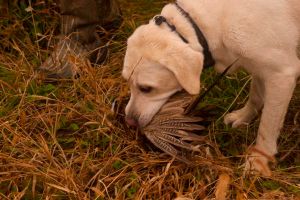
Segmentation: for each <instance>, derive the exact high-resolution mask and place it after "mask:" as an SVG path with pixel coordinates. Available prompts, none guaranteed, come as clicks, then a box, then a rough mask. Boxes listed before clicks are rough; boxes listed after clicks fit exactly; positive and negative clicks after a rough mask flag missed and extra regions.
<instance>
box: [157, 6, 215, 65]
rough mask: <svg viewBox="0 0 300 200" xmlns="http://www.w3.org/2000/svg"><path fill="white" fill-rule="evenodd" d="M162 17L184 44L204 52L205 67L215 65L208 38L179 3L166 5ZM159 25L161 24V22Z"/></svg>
mask: <svg viewBox="0 0 300 200" xmlns="http://www.w3.org/2000/svg"><path fill="white" fill-rule="evenodd" d="M161 15H162V16H160V17H161V18H163V19H164V20H167V21H165V24H167V25H168V26H169V28H171V29H172V31H175V32H176V33H177V35H178V36H180V37H181V39H182V40H183V42H186V43H188V44H189V45H190V47H191V48H193V49H194V50H196V51H201V52H203V54H204V56H205V59H204V66H205V67H209V66H213V65H214V63H215V61H214V59H213V57H212V55H211V52H210V50H209V47H208V43H207V41H206V38H205V36H204V35H203V33H202V31H201V29H200V28H199V27H198V25H197V24H196V23H195V21H194V20H193V19H192V18H191V17H190V15H189V13H187V12H186V11H185V10H184V9H183V8H182V7H181V6H180V5H178V4H177V3H175V4H174V3H173V4H168V5H166V6H165V7H164V8H163V10H162V12H161ZM156 19H160V18H159V17H156V18H155V21H156V22H159V21H161V20H159V21H157V20H156ZM159 24H161V22H160V23H159ZM175 27H176V28H175Z"/></svg>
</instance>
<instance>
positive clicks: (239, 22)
mask: <svg viewBox="0 0 300 200" xmlns="http://www.w3.org/2000/svg"><path fill="white" fill-rule="evenodd" d="M178 4H179V5H180V6H181V7H182V8H183V9H185V10H186V11H187V12H188V13H189V14H190V16H191V17H192V18H193V19H194V20H195V22H196V23H197V25H198V26H199V27H200V29H201V30H202V31H203V33H204V35H205V37H206V39H207V41H208V44H209V47H210V50H211V52H212V55H213V57H214V59H215V60H216V65H215V68H216V70H217V71H223V70H224V69H225V67H226V66H227V65H229V64H230V63H231V62H233V61H234V60H235V59H237V58H239V61H238V63H237V64H235V66H234V69H233V70H236V69H238V68H239V67H243V68H244V69H245V70H246V71H247V72H249V73H250V74H251V75H252V84H251V90H250V94H249V100H248V102H247V103H246V105H245V107H244V108H242V109H240V110H238V111H234V112H233V113H230V114H228V115H226V116H225V119H224V121H225V123H226V124H232V125H233V126H234V127H238V126H240V125H243V124H248V123H249V122H250V121H251V120H252V119H253V118H254V117H255V116H257V114H258V113H259V112H260V111H261V110H262V117H261V121H260V125H259V129H258V136H257V139H256V144H255V146H254V148H253V149H255V150H256V151H253V153H252V154H251V155H250V157H249V159H248V160H247V164H246V166H247V169H256V170H258V171H260V172H261V173H263V174H264V175H270V170H269V168H268V161H269V160H268V159H267V158H271V157H273V156H274V155H275V154H276V153H277V144H276V142H277V138H278V136H279V133H280V129H281V127H282V125H283V121H284V117H285V114H286V111H287V108H288V104H289V101H290V99H291V97H292V94H293V90H294V88H295V85H296V80H297V78H298V76H299V74H300V60H299V57H297V55H298V56H299V54H300V53H299V52H297V46H299V42H300V2H298V1H297V0H179V1H178ZM161 14H162V15H163V16H164V17H166V18H167V20H168V22H169V23H171V24H174V25H175V26H176V28H177V31H178V32H180V33H181V34H182V35H183V36H184V37H185V38H186V39H187V40H188V41H189V43H188V44H185V43H184V42H183V41H182V40H181V39H180V38H179V36H178V35H177V34H176V33H175V32H171V31H170V29H169V27H168V26H167V25H166V24H164V23H163V24H162V25H161V26H157V25H155V24H154V22H153V20H150V22H149V24H148V25H143V26H141V27H139V28H138V29H137V30H136V31H135V32H134V33H133V35H132V36H131V37H130V38H129V39H128V47H127V52H126V56H125V62H124V68H123V76H124V77H125V78H126V79H129V80H130V87H131V90H132V93H131V99H130V101H129V104H128V105H127V108H126V114H127V115H128V116H129V117H135V118H136V119H137V120H138V121H139V124H140V125H141V126H144V125H146V124H147V123H149V122H150V120H151V118H152V117H153V116H154V115H155V113H156V112H157V111H158V110H159V108H160V107H161V106H162V105H163V104H164V103H165V102H166V100H167V99H168V98H169V97H170V96H171V95H172V94H173V93H175V92H176V91H178V90H181V89H182V88H183V89H185V90H186V91H188V92H189V93H191V94H196V93H199V88H200V82H199V81H200V80H199V77H200V74H201V71H202V65H203V55H202V47H201V45H199V43H198V41H197V37H196V34H195V32H194V30H193V28H192V26H191V24H190V23H189V22H188V21H187V19H186V18H185V17H184V16H182V15H181V14H180V12H179V11H178V10H177V8H176V7H175V6H174V5H173V4H169V5H166V6H165V7H164V8H163V10H162V13H161ZM233 70H231V71H233ZM139 85H148V86H152V87H153V88H154V90H153V92H151V93H149V94H144V93H142V92H141V91H139V90H138V86H139Z"/></svg>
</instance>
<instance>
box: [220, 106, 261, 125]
mask: <svg viewBox="0 0 300 200" xmlns="http://www.w3.org/2000/svg"><path fill="white" fill-rule="evenodd" d="M254 117H255V113H253V112H252V111H251V110H249V109H247V108H245V107H244V108H242V109H240V110H236V111H233V112H232V113H229V114H227V115H225V117H224V123H225V124H226V125H229V124H231V125H232V127H233V128H237V127H240V126H242V125H248V124H249V123H250V122H251V120H252V119H253V118H254Z"/></svg>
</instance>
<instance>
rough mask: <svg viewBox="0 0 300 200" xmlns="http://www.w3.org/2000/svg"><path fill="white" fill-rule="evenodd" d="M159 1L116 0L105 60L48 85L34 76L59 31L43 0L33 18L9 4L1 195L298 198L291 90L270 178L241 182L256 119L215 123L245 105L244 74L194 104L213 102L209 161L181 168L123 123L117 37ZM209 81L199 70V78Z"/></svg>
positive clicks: (1, 58)
mask: <svg viewBox="0 0 300 200" xmlns="http://www.w3.org/2000/svg"><path fill="white" fill-rule="evenodd" d="M165 3H166V2H163V1H158V0H153V1H147V0H142V1H141V0H131V1H121V4H122V8H123V14H124V22H123V24H122V26H121V28H120V30H119V31H117V32H116V33H114V36H115V37H114V39H113V40H111V41H110V49H111V55H110V59H109V62H108V63H107V64H105V65H103V66H99V67H97V68H92V67H91V66H90V65H89V64H88V63H82V64H81V65H80V66H81V67H82V74H81V77H80V78H79V79H76V80H62V81H61V82H59V83H57V84H53V83H52V84H50V83H45V82H42V81H41V80H39V79H37V78H35V76H34V69H35V68H36V67H37V66H38V65H39V64H40V62H41V60H44V59H45V56H46V54H47V53H49V49H51V48H52V44H53V41H54V40H53V38H54V37H53V35H56V34H57V33H58V27H59V23H58V21H59V20H58V19H59V18H58V14H57V11H56V8H55V7H54V6H53V5H52V3H51V2H47V3H43V2H41V3H38V4H35V5H33V9H34V11H33V12H26V11H25V8H26V7H27V5H21V6H19V8H18V7H16V6H11V7H10V10H11V14H10V16H3V17H1V19H0V20H1V21H0V51H1V53H0V87H1V89H0V116H1V118H0V199H80V200H82V199H174V198H176V197H177V199H189V198H190V199H212V198H215V197H216V196H217V197H218V199H239V200H240V199H276V198H277V199H297V198H298V199H299V198H300V167H299V166H300V153H299V152H300V145H299V143H300V141H299V138H300V134H299V127H298V124H299V123H298V110H299V108H300V106H299V97H300V94H299V95H296V97H295V100H294V101H293V103H292V105H291V106H290V111H289V114H288V117H287V120H286V126H285V129H284V130H283V134H282V135H281V137H280V139H279V144H280V148H279V154H278V155H277V159H278V161H279V163H278V165H277V166H276V168H275V169H274V174H273V176H272V177H271V178H264V177H260V176H246V177H244V176H243V169H242V167H241V166H242V163H243V161H244V155H243V152H244V151H245V150H246V147H247V145H249V144H251V143H252V142H253V141H254V138H255V134H254V132H255V130H256V129H257V122H255V123H254V124H252V125H251V126H249V127H247V128H245V129H242V130H234V129H230V128H228V127H225V126H224V125H222V123H221V122H219V121H220V120H216V119H218V118H219V117H221V116H222V115H223V114H224V113H225V112H226V111H227V110H228V108H229V107H230V105H231V104H232V102H233V101H234V100H236V101H235V103H234V104H232V105H233V106H235V107H240V106H241V104H242V103H243V102H244V101H245V99H246V97H247V92H246V91H247V90H246V89H245V90H244V89H243V88H248V82H247V79H248V77H247V75H246V74H245V73H243V72H242V73H239V74H238V75H234V76H232V77H230V79H227V80H223V81H222V83H221V84H220V85H219V86H218V87H217V88H215V89H214V91H213V92H212V93H211V94H210V95H209V96H208V97H207V98H206V99H205V102H204V103H203V105H205V104H207V103H209V104H215V105H217V109H216V111H215V113H214V114H215V118H214V121H213V123H212V125H211V126H210V127H209V130H208V131H207V132H205V133H202V134H205V135H207V136H208V137H209V138H210V140H211V141H212V142H213V143H214V144H215V145H217V146H218V147H219V148H220V151H218V153H217V155H218V156H210V155H209V154H207V156H206V157H199V158H198V159H197V160H196V161H195V165H194V166H188V165H186V164H184V163H181V162H179V161H174V160H173V159H172V158H170V157H169V156H167V155H165V154H161V152H160V151H159V150H157V149H155V148H154V147H153V146H152V145H151V144H149V142H148V141H147V140H145V139H144V137H143V136H142V135H140V134H138V133H137V132H135V131H134V130H130V129H128V128H127V127H126V125H125V123H124V121H123V117H124V114H123V113H124V106H125V104H126V102H127V100H128V88H127V85H126V83H125V82H124V81H123V80H122V78H120V71H121V67H122V58H123V56H124V49H125V41H126V38H127V37H128V35H129V34H130V33H131V32H132V31H133V30H134V29H135V28H136V26H137V25H139V24H141V23H144V22H146V21H147V20H148V19H150V18H151V17H152V16H153V15H154V14H156V13H157V12H159V10H160V8H161V7H162V6H163V4H165ZM214 75H215V73H214V72H213V71H208V72H205V74H204V75H203V82H204V83H206V84H208V83H210V82H212V79H213V77H214ZM238 78H239V79H238ZM243 86H245V87H243ZM222 91H224V92H222ZM237 94H239V95H238V96H237ZM297 97H298V99H297ZM203 105H202V104H201V105H200V106H203ZM230 109H232V108H230ZM222 154H223V155H224V156H222ZM216 187H217V188H216Z"/></svg>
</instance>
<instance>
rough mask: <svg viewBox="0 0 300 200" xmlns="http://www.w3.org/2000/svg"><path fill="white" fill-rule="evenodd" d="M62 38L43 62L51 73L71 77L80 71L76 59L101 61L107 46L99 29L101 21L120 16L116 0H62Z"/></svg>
mask: <svg viewBox="0 0 300 200" xmlns="http://www.w3.org/2000/svg"><path fill="white" fill-rule="evenodd" d="M60 9H61V38H60V41H59V42H58V44H57V46H56V48H55V49H54V51H53V52H52V54H51V55H50V56H49V58H48V59H47V60H46V61H45V62H44V63H43V64H42V65H41V66H40V68H39V69H40V70H42V71H44V72H46V73H47V75H48V77H53V78H69V77H73V76H74V75H76V74H77V72H78V67H77V65H76V63H82V61H84V60H87V59H90V60H91V62H94V63H101V62H102V61H104V60H105V58H106V55H107V49H106V47H105V46H104V43H103V42H101V40H100V39H99V36H98V35H97V33H96V27H97V26H98V25H100V26H103V25H104V23H105V22H107V21H109V19H111V20H114V18H116V19H118V20H119V16H120V10H119V8H118V6H117V3H116V2H115V0H112V1H108V0H61V1H60Z"/></svg>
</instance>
